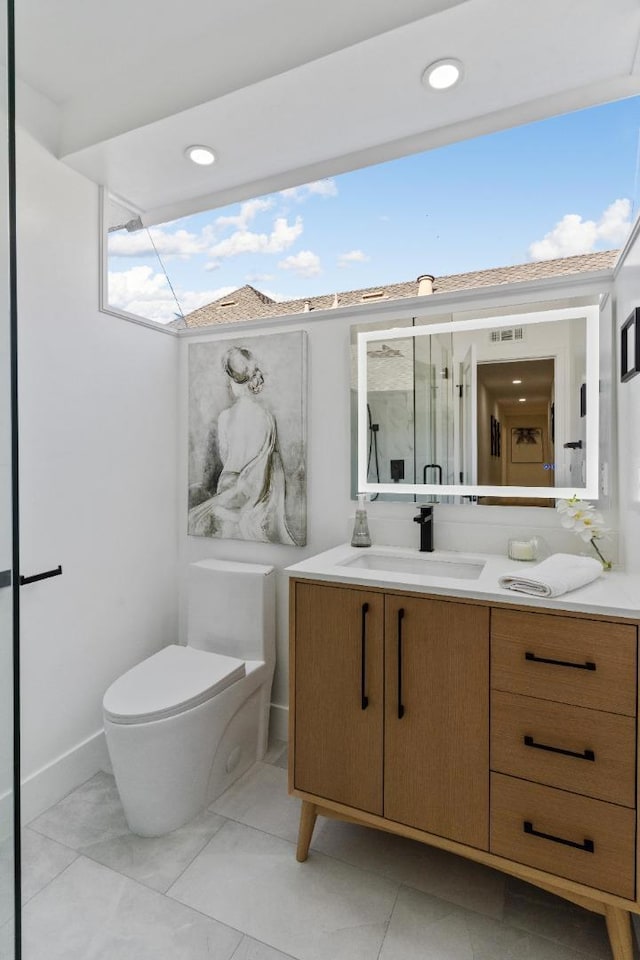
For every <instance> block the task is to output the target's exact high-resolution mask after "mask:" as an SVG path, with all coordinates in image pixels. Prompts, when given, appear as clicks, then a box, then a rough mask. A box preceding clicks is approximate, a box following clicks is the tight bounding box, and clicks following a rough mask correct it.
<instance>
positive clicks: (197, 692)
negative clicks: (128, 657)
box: [103, 560, 275, 837]
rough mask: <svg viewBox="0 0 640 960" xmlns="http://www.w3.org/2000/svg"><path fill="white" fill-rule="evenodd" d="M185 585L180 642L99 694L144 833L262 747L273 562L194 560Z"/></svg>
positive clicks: (199, 801)
mask: <svg viewBox="0 0 640 960" xmlns="http://www.w3.org/2000/svg"><path fill="white" fill-rule="evenodd" d="M188 588H189V596H188V612H187V618H188V629H187V646H178V645H175V644H174V645H171V646H169V647H165V648H164V649H163V650H160V652H159V653H156V654H154V655H153V656H151V657H149V658H148V659H147V660H143V662H142V663H139V664H138V665H137V666H136V667H133V668H132V669H131V670H129V671H127V673H125V674H123V676H121V677H120V678H119V679H118V680H116V681H115V682H114V683H113V684H112V685H111V686H110V687H109V689H108V690H107V692H106V693H105V695H104V700H103V709H104V726H105V733H106V738H107V746H108V748H109V755H110V757H111V763H112V765H113V772H114V774H115V778H116V783H117V785H118V790H119V793H120V798H121V800H122V804H123V807H124V812H125V815H126V818H127V822H128V824H129V826H130V828H131V830H132V831H133V832H134V833H137V834H139V835H140V836H143V837H157V836H161V835H162V834H164V833H168V832H169V831H171V830H176V829H177V828H178V827H181V826H182V825H183V824H185V823H187V822H188V821H189V820H191V819H192V818H193V817H194V816H196V814H198V813H199V812H200V811H201V810H203V809H204V808H205V807H206V806H207V805H208V804H210V803H211V802H212V801H213V800H215V798H216V797H218V796H219V795H220V794H221V793H223V792H224V791H225V790H226V789H227V787H229V786H230V785H231V784H232V783H233V781H234V780H236V779H237V778H238V777H239V776H240V775H241V774H242V773H244V772H245V770H247V769H248V768H249V767H250V766H251V764H252V763H253V762H254V760H256V759H261V758H262V757H263V756H264V753H265V750H266V747H267V736H268V727H269V703H270V698H271V683H272V680H273V670H274V666H275V573H274V572H273V567H266V566H258V565H256V564H248V563H226V562H222V561H219V560H202V561H200V562H198V563H192V564H190V565H189V570H188Z"/></svg>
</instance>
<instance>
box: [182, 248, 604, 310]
mask: <svg viewBox="0 0 640 960" xmlns="http://www.w3.org/2000/svg"><path fill="white" fill-rule="evenodd" d="M618 253H619V251H618V250H603V251H601V252H598V253H584V254H578V255H577V256H574V257H560V258H558V259H556V260H539V261H537V262H536V263H518V264H515V266H512V267H494V268H493V269H491V270H476V271H473V272H472V273H453V274H449V275H446V276H442V277H435V279H434V281H433V293H434V295H437V294H438V293H452V292H454V291H456V290H470V289H473V288H475V287H487V286H496V285H499V284H505V283H520V282H522V281H527V280H542V279H545V278H547V277H556V276H562V275H566V274H580V273H585V272H588V271H592V270H607V269H609V268H611V267H613V265H614V263H615V261H616V258H617V256H618ZM416 296H418V281H417V280H409V281H407V282H406V283H392V284H388V285H387V286H380V287H365V288H364V289H360V290H344V291H342V292H341V293H327V294H323V295H322V296H319V297H306V298H303V299H298V300H284V301H281V302H278V301H276V300H272V299H271V297H267V296H266V295H265V294H264V293H261V292H260V291H259V290H256V289H255V287H252V286H250V285H249V284H247V285H246V286H244V287H240V288H239V289H238V290H234V291H233V293H230V294H228V295H227V296H226V297H221V298H220V299H219V300H214V301H213V303H208V304H207V305H206V306H204V307H199V308H198V309H197V310H194V311H193V312H192V313H188V314H186V316H185V317H184V319H183V320H178V321H176V322H175V324H174V326H175V327H178V328H184V327H208V326H212V325H213V324H219V323H242V322H243V321H245V320H261V319H263V318H265V317H273V318H274V319H275V318H277V317H283V316H288V315H290V314H294V313H303V312H304V311H305V310H328V309H330V308H331V307H346V306H355V305H357V304H365V303H367V302H371V303H377V302H378V301H380V300H399V299H402V298H403V297H416Z"/></svg>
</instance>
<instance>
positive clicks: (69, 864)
mask: <svg viewBox="0 0 640 960" xmlns="http://www.w3.org/2000/svg"><path fill="white" fill-rule="evenodd" d="M69 849H70V848H69ZM74 852H75V854H76V855H75V857H74V858H73V860H72V861H71V863H68V864H67V865H66V866H65V867H63V868H62V870H60V872H59V873H56V875H55V877H51V879H50V880H47V882H46V883H45V885H44V886H43V887H40V889H39V890H36V892H35V893H32V894H31V896H30V897H28V898H27V899H26V900H23V901H22V904H21V906H22V909H23V910H24V908H25V907H26V905H27V904H28V903H31V901H32V900H35V898H36V897H39V896H40V894H41V893H44V891H45V890H47V889H48V888H49V887H50V886H51V884H52V883H55V882H56V880H59V879H60V877H61V876H62V875H63V874H65V873H66V872H67V870H68V869H69V867H72V866H73V865H74V863H75V862H76V860H77V859H78V858H79V857H81V856H82V854H80V853H78V852H77V851H74Z"/></svg>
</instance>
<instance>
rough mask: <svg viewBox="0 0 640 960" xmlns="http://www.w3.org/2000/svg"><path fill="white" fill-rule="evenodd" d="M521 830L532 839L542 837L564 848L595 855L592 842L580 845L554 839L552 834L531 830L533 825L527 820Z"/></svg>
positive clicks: (562, 838) (586, 841)
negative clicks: (572, 848)
mask: <svg viewBox="0 0 640 960" xmlns="http://www.w3.org/2000/svg"><path fill="white" fill-rule="evenodd" d="M522 829H523V830H524V832H525V833H528V834H530V835H531V836H532V837H542V839H543V840H552V841H553V842H554V843H562V844H563V845H564V846H565V847H575V848H576V850H584V852H585V853H595V849H596V846H595V843H594V842H593V840H583V842H582V843H576V842H575V840H565V839H564V837H554V835H553V834H552V833H541V832H540V831H539V830H534V829H533V824H532V823H531V822H530V821H529V820H525V821H524V823H523V824H522Z"/></svg>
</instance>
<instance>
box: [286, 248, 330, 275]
mask: <svg viewBox="0 0 640 960" xmlns="http://www.w3.org/2000/svg"><path fill="white" fill-rule="evenodd" d="M278 266H279V267H280V269H281V270H293V272H294V273H296V274H297V275H298V276H299V277H315V276H317V274H319V273H322V268H321V266H320V257H319V256H318V254H317V253H312V251H311V250H301V251H300V253H295V254H292V256H290V257H285V259H284V260H280V261H279V262H278Z"/></svg>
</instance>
